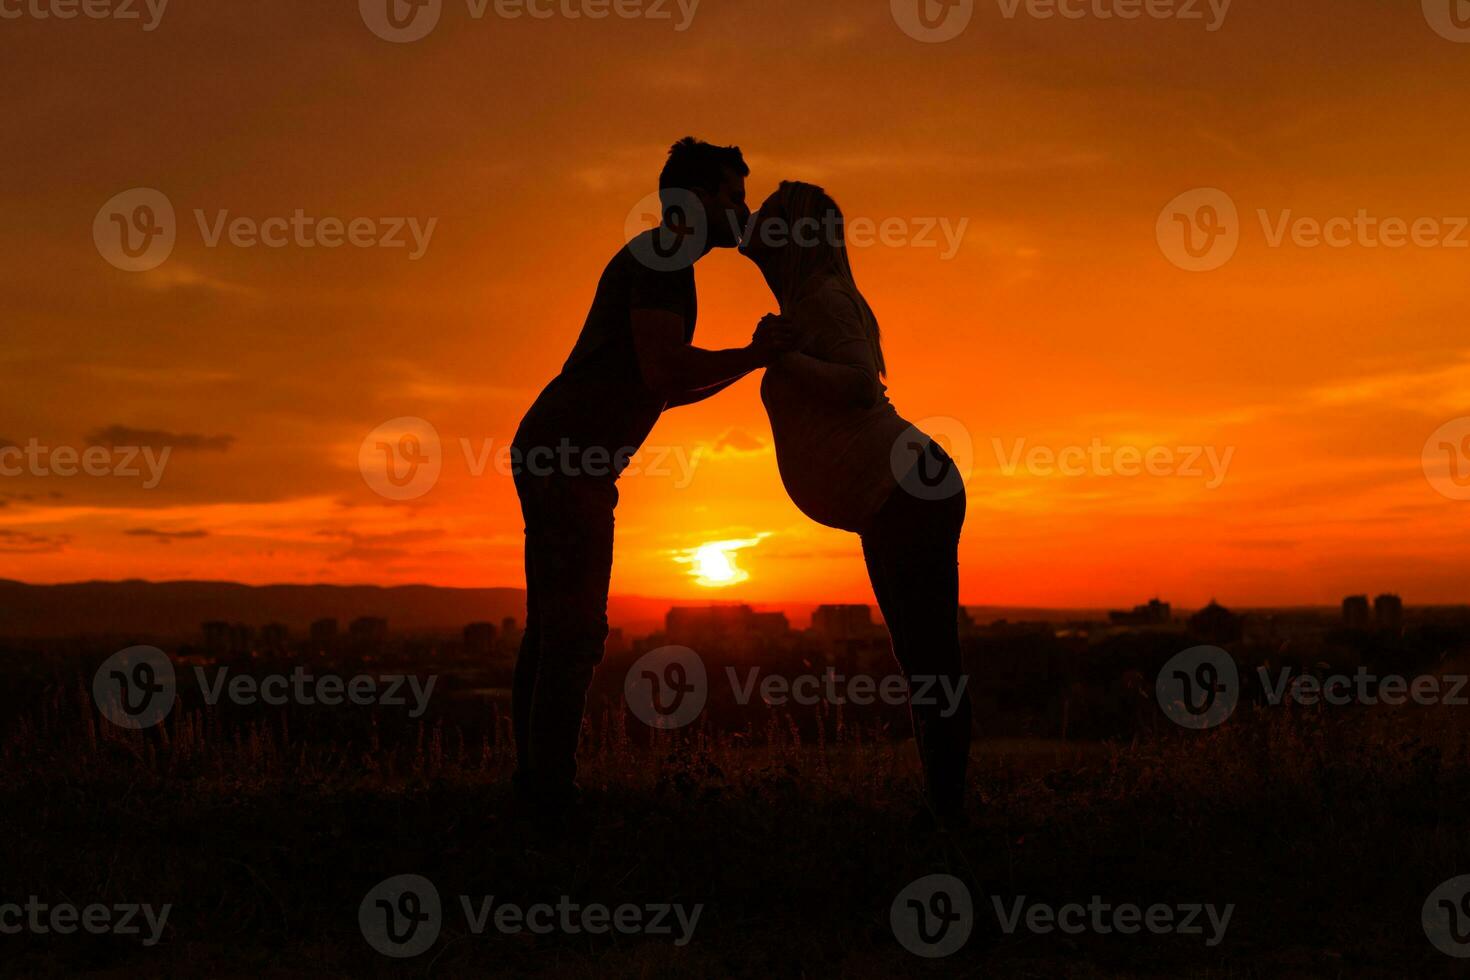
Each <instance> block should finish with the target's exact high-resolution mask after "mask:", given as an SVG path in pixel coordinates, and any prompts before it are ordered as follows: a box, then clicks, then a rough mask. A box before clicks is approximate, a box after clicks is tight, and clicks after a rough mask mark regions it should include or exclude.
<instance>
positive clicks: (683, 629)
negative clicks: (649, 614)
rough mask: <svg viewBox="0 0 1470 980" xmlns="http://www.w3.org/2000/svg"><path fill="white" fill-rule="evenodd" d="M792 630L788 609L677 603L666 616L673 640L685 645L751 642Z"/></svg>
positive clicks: (669, 635) (665, 622)
mask: <svg viewBox="0 0 1470 980" xmlns="http://www.w3.org/2000/svg"><path fill="white" fill-rule="evenodd" d="M790 631H791V623H790V621H789V620H787V618H786V614H785V613H780V612H774V613H758V612H756V611H755V610H754V609H752V608H750V607H749V606H675V607H674V608H672V609H670V610H669V611H668V613H667V614H665V616H664V632H665V633H666V634H667V635H668V638H669V641H670V642H671V643H680V644H683V645H685V646H694V647H698V646H699V645H701V644H704V645H714V644H720V643H727V644H728V643H732V642H733V643H737V644H741V643H744V644H748V643H753V642H754V641H757V640H772V639H776V638H778V637H781V636H784V635H785V634H787V633H789V632H790Z"/></svg>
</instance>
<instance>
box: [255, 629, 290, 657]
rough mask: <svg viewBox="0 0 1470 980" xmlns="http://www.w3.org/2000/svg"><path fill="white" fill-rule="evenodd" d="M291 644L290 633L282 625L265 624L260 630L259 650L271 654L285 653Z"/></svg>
mask: <svg viewBox="0 0 1470 980" xmlns="http://www.w3.org/2000/svg"><path fill="white" fill-rule="evenodd" d="M290 643H291V631H290V630H289V629H287V628H286V625H285V624H284V623H267V624H266V625H265V626H263V627H261V630H260V648H261V649H262V650H268V651H269V652H271V653H277V654H280V653H285V652H286V648H287V647H288V646H289V645H290Z"/></svg>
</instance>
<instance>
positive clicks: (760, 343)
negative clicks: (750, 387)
mask: <svg viewBox="0 0 1470 980" xmlns="http://www.w3.org/2000/svg"><path fill="white" fill-rule="evenodd" d="M750 346H751V348H752V349H753V350H755V351H758V352H759V353H760V355H761V357H762V358H763V359H764V361H765V363H767V364H770V363H772V362H773V361H775V360H776V359H777V358H779V357H780V356H781V355H782V354H789V353H790V352H791V351H794V350H796V347H797V334H796V327H795V325H794V324H792V323H791V321H790V320H787V319H786V318H785V317H783V316H780V315H778V314H775V313H769V314H767V315H766V316H764V317H762V318H761V322H760V323H759V324H758V325H757V326H756V328H755V336H753V337H751V338H750Z"/></svg>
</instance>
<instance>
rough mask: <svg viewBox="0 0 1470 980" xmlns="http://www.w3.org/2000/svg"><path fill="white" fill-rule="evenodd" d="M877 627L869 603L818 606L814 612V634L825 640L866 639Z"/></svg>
mask: <svg viewBox="0 0 1470 980" xmlns="http://www.w3.org/2000/svg"><path fill="white" fill-rule="evenodd" d="M877 628H878V627H877V624H876V623H874V622H873V608H872V607H871V606H867V605H846V606H818V607H817V608H816V610H815V611H814V612H813V613H812V634H813V635H814V636H816V637H818V638H819V639H823V640H865V639H867V638H869V637H871V636H872V635H873V633H874V631H875V630H876V629H877Z"/></svg>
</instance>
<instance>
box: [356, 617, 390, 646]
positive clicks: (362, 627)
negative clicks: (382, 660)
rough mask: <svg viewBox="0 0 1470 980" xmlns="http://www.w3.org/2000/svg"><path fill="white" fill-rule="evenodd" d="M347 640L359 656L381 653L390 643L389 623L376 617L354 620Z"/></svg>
mask: <svg viewBox="0 0 1470 980" xmlns="http://www.w3.org/2000/svg"><path fill="white" fill-rule="evenodd" d="M347 638H348V639H349V640H350V641H351V642H352V648H353V650H354V652H356V653H358V654H373V653H381V652H382V650H383V647H384V646H386V645H387V643H388V621H387V620H386V619H379V618H377V617H376V616H363V617H361V618H359V619H354V620H353V621H352V623H351V625H349V626H348V627H347Z"/></svg>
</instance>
